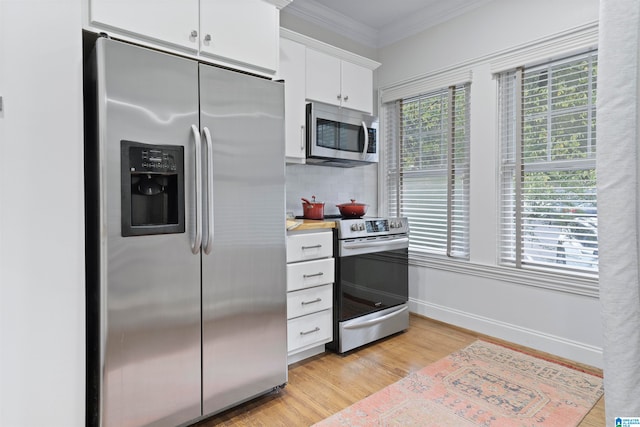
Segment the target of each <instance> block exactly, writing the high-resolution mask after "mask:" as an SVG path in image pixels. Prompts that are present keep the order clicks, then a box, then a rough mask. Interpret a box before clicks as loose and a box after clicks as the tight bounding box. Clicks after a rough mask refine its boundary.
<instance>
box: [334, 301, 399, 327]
mask: <svg viewBox="0 0 640 427" xmlns="http://www.w3.org/2000/svg"><path fill="white" fill-rule="evenodd" d="M407 310H409V307H407V306H405V307H402V308H401V309H400V310H396V311H394V312H393V313H389V314H385V315H384V316H381V317H378V318H376V319H371V320H366V321H364V322H357V323H353V324H351V325H345V326H344V329H359V328H366V327H367V326H371V325H375V324H377V323H381V322H384V321H385V320H387V319H389V318H391V317H394V316H397V315H399V314H400V313H404V312H405V311H407Z"/></svg>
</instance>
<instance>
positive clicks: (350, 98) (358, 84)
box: [340, 61, 373, 114]
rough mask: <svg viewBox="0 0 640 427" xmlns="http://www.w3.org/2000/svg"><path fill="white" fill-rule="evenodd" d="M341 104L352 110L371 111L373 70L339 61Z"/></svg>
mask: <svg viewBox="0 0 640 427" xmlns="http://www.w3.org/2000/svg"><path fill="white" fill-rule="evenodd" d="M340 64H341V68H340V71H341V72H340V76H341V78H342V93H343V95H342V106H343V107H349V108H352V109H354V110H360V111H366V112H367V113H369V114H371V113H372V112H373V71H371V70H370V69H368V68H365V67H362V66H360V65H357V64H353V63H351V62H348V61H341V63H340Z"/></svg>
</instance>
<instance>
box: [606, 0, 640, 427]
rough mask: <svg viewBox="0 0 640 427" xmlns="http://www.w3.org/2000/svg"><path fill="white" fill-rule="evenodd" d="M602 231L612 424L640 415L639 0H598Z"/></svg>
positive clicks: (608, 404) (608, 415)
mask: <svg viewBox="0 0 640 427" xmlns="http://www.w3.org/2000/svg"><path fill="white" fill-rule="evenodd" d="M599 31H600V40H599V69H598V101H597V108H598V110H597V116H598V124H597V140H598V154H597V175H598V221H599V223H598V234H599V236H598V238H599V246H600V257H599V258H600V260H599V264H600V300H601V304H602V319H603V330H604V384H605V411H606V420H607V426H610V427H614V425H615V424H614V421H615V417H625V416H626V417H640V261H639V256H640V248H639V245H640V185H639V183H640V181H639V176H640V160H639V159H640V157H639V151H640V150H638V143H639V142H640V139H639V134H640V108H639V101H638V99H639V96H640V71H639V65H640V44H639V41H640V40H639V35H640V1H638V0H600V29H599Z"/></svg>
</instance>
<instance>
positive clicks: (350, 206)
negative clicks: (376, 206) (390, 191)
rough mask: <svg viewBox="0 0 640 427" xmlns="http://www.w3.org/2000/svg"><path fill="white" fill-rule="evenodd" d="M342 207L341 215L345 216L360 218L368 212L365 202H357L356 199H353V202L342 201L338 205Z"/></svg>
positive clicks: (339, 207)
mask: <svg viewBox="0 0 640 427" xmlns="http://www.w3.org/2000/svg"><path fill="white" fill-rule="evenodd" d="M336 206H337V207H338V209H340V215H342V216H343V217H344V218H360V217H362V216H364V214H366V213H367V207H368V206H369V205H365V204H364V203H356V201H355V199H351V203H342V204H340V205H336Z"/></svg>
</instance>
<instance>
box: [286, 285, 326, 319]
mask: <svg viewBox="0 0 640 427" xmlns="http://www.w3.org/2000/svg"><path fill="white" fill-rule="evenodd" d="M332 305H333V284H329V285H323V286H317V287H315V288H309V289H303V290H301V291H295V292H289V293H288V294H287V319H293V318H294V317H300V316H304V315H305V314H311V313H316V312H318V311H322V310H326V309H328V308H331V307H332Z"/></svg>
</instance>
